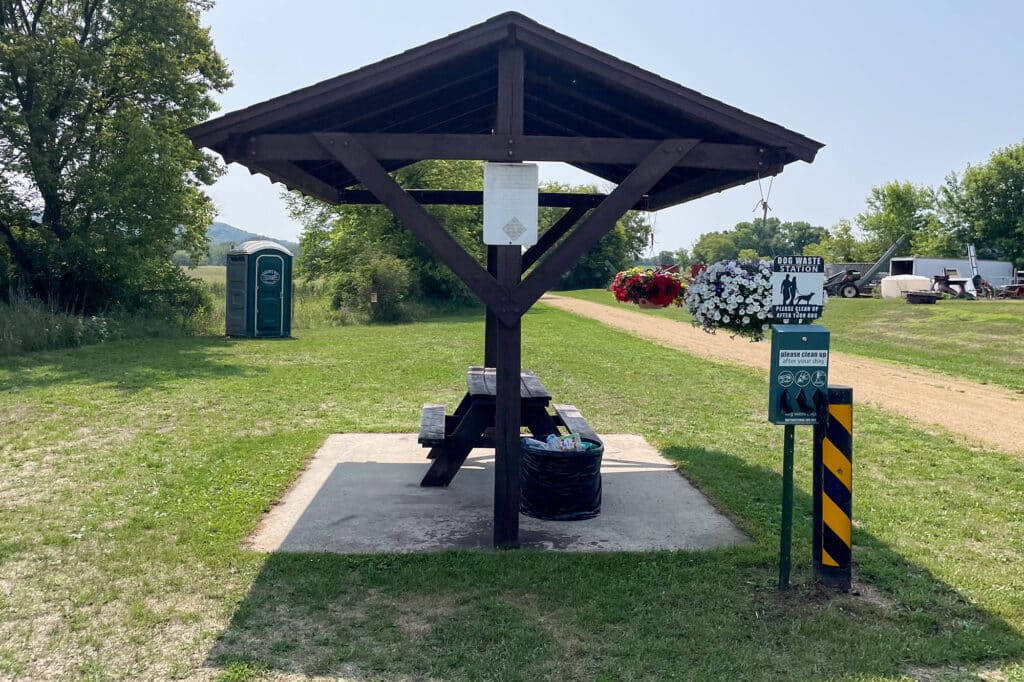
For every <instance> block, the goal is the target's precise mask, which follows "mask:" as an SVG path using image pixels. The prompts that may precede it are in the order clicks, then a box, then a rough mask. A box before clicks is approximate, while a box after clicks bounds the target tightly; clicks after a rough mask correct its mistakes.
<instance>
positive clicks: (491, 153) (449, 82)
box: [187, 12, 822, 547]
mask: <svg viewBox="0 0 1024 682" xmlns="http://www.w3.org/2000/svg"><path fill="white" fill-rule="evenodd" d="M187 134H188V135H189V136H190V137H191V139H192V141H193V143H194V144H195V145H196V146H198V147H209V148H210V149H213V150H214V151H216V152H217V153H219V154H220V155H221V156H223V157H224V159H225V160H226V161H228V162H237V163H241V164H243V165H245V166H246V167H248V168H249V170H250V171H251V172H253V173H262V174H264V175H266V176H267V177H269V178H270V179H271V180H273V181H276V182H281V183H283V184H284V185H286V186H287V187H289V188H290V189H295V190H299V191H301V192H303V193H305V194H307V195H309V196H312V197H316V198H318V199H321V200H323V201H326V202H329V203H332V204H343V203H372V204H376V203H380V204H384V205H385V206H387V207H388V208H389V209H391V211H393V212H394V214H395V216H396V217H397V218H398V219H399V220H400V221H401V222H402V223H403V224H404V225H405V226H406V227H407V228H408V229H410V230H411V231H413V232H414V233H415V234H416V235H417V236H418V237H419V238H420V239H421V240H422V241H423V243H424V244H425V245H426V246H427V247H429V248H430V249H431V251H432V253H433V254H434V255H435V256H436V257H437V258H438V260H440V261H442V262H444V263H445V264H446V265H448V266H449V267H450V268H451V269H452V270H453V271H454V272H455V273H456V274H457V275H458V276H459V277H460V278H461V279H462V280H463V281H464V282H465V283H466V285H467V286H468V287H469V288H470V289H471V290H472V291H473V292H474V294H475V295H476V296H477V297H478V298H479V299H480V300H481V301H482V302H483V303H484V304H485V305H486V306H487V327H486V341H485V358H484V361H485V364H486V365H487V366H490V367H496V369H497V398H496V413H495V415H496V416H495V450H496V463H495V496H494V542H495V546H498V547H515V546H517V544H518V536H519V498H520V495H519V432H520V423H521V421H520V395H519V391H520V369H521V367H520V365H521V361H520V358H521V348H520V318H521V317H522V316H523V314H524V313H526V311H527V310H529V309H530V307H531V306H532V305H533V304H534V303H535V302H536V301H537V299H538V298H540V296H541V295H542V294H543V293H544V292H545V291H546V290H547V289H549V288H551V287H552V286H554V285H555V284H557V282H558V281H559V279H560V278H561V277H562V275H563V274H564V273H565V272H567V271H568V270H569V269H570V268H571V267H572V266H573V265H574V264H575V262H576V261H577V260H578V259H579V258H580V257H581V256H582V255H584V254H585V253H586V252H587V251H589V250H590V249H591V248H592V247H593V246H594V245H595V244H596V243H597V242H598V240H600V239H601V237H603V236H604V235H605V234H606V233H607V232H608V231H609V230H610V229H611V228H612V227H613V226H614V225H615V223H616V221H617V220H618V219H619V218H620V217H621V216H622V215H623V214H624V213H625V212H626V211H628V210H630V209H649V210H658V209H662V208H666V207H668V206H673V205H676V204H680V203H683V202H686V201H690V200H691V199H695V198H697V197H701V196H704V195H707V194H710V193H714V192H719V191H721V190H723V189H726V188H728V187H733V186H736V185H740V184H743V183H746V182H749V181H751V180H754V179H757V178H759V177H767V176H771V175H775V174H777V173H780V172H781V171H782V169H783V167H784V166H785V165H786V164H788V163H791V162H793V161H805V162H811V161H813V159H814V156H815V154H816V153H817V151H818V149H820V148H821V147H822V145H821V143H819V142H815V141H814V140H811V139H809V138H807V137H804V136H803V135H800V134H798V133H795V132H792V131H790V130H787V129H785V128H783V127H781V126H778V125H776V124H774V123H770V122H768V121H765V120H763V119H761V118H758V117H756V116H752V115H750V114H747V113H745V112H743V111H740V110H739V109H736V108H734V107H730V106H728V105H726V104H723V103H722V102H719V101H716V100H714V99H711V98H709V97H705V96H704V95H701V94H700V93H697V92H694V91H693V90H689V89H687V88H685V87H682V86H681V85H678V84H676V83H673V82H670V81H667V80H665V79H663V78H661V77H659V76H657V75H655V74H653V73H650V72H648V71H644V70H643V69H640V68H638V67H636V66H633V65H632V64H628V63H626V62H623V61H621V60H619V59H616V58H615V57H613V56H611V55H608V54H606V53H604V52H601V51H599V50H596V49H594V48H592V47H590V46H588V45H584V44H582V43H579V42H577V41H575V40H573V39H571V38H569V37H567V36H565V35H562V34H560V33H557V32H555V31H552V30H551V29H549V28H547V27H545V26H542V25H541V24H538V23H537V22H535V21H533V20H532V19H529V18H528V17H525V16H523V15H521V14H517V13H513V12H510V13H506V14H501V15H499V16H496V17H494V18H492V19H489V20H487V21H485V22H483V23H481V24H477V25H475V26H471V27H469V28H467V29H465V30H462V31H459V32H458V33H453V34H451V35H449V36H446V37H444V38H441V39H439V40H436V41H433V42H430V43H427V44H426V45H422V46H420V47H417V48H414V49H411V50H408V51H406V52H403V53H401V54H398V55H395V56H393V57H390V58H388V59H385V60H383V61H380V62H377V63H375V64H371V65H369V66H366V67H364V68H361V69H358V70H356V71H353V72H351V73H347V74H344V75H341V76H338V77H336V78H332V79H330V80H327V81H324V82H322V83H318V84H316V85H312V86H310V87H307V88H303V89H301V90H297V91H295V92H292V93H289V94H286V95H283V96H281V97H277V98H274V99H271V100H268V101H266V102H263V103H260V104H256V105H253V106H251V107H248V108H246V109H242V110H240V111H236V112H233V113H230V114H226V115H224V116H221V117H219V118H216V119H213V120H210V121H208V122H206V123H203V124H201V125H199V126H196V127H194V128H191V129H190V130H188V131H187ZM424 159H475V160H482V161H502V162H517V161H562V162H566V163H569V164H572V165H574V166H576V167H578V168H581V169H583V170H585V171H588V172H590V173H592V174H594V175H596V176H598V177H601V178H603V179H605V180H607V181H609V182H611V183H614V184H615V185H616V188H615V190H614V191H612V192H611V193H609V194H607V195H603V194H563V193H541V194H540V195H539V202H540V204H541V205H542V206H556V207H564V208H566V209H567V210H566V212H565V214H564V215H563V216H562V217H561V218H560V219H559V220H558V221H557V222H556V223H555V225H553V226H552V227H551V228H550V229H549V230H548V231H547V232H545V233H544V234H543V235H541V236H540V239H539V240H538V242H537V244H535V245H534V246H532V247H530V248H529V249H528V250H527V251H526V252H525V253H523V252H522V250H521V248H520V247H519V246H491V247H488V250H487V263H486V266H483V265H481V264H479V263H478V262H477V261H476V260H475V259H474V258H473V257H472V256H470V255H469V254H468V253H467V252H466V251H465V250H464V249H463V247H462V246H461V245H460V244H459V243H458V242H457V241H456V240H455V239H454V238H453V237H452V236H451V235H450V234H449V233H448V232H447V231H446V230H445V229H444V228H443V227H442V226H441V225H439V224H438V223H437V221H436V220H435V219H434V218H433V217H432V216H431V215H430V214H429V213H428V212H427V211H425V210H424V209H423V205H425V204H464V205H471V204H481V203H482V200H483V197H482V193H481V192H467V191H446V190H420V191H416V190H412V191H406V190H404V189H402V188H401V187H399V186H398V185H397V184H396V183H395V181H394V180H393V179H392V178H391V176H390V175H389V171H393V170H396V169H398V168H401V167H403V166H406V165H409V164H412V163H415V162H417V161H420V160H424ZM360 186H361V187H360ZM566 235H567V236H566ZM563 236H566V238H565V239H564V240H561V241H560V238H561V237H563ZM556 244H557V246H556ZM531 267H532V270H531V271H530V272H529V274H528V276H527V277H525V278H523V276H522V275H523V272H524V271H525V270H526V269H527V268H531Z"/></svg>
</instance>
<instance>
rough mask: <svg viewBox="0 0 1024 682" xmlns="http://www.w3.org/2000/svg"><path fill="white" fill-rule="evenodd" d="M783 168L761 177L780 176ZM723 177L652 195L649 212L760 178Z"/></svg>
mask: <svg viewBox="0 0 1024 682" xmlns="http://www.w3.org/2000/svg"><path fill="white" fill-rule="evenodd" d="M782 168H783V167H782V165H778V166H772V167H769V168H766V169H765V170H764V171H763V172H761V173H760V177H762V178H767V177H770V176H772V175H778V174H779V173H781V172H782ZM722 175H723V174H720V173H714V174H711V175H708V176H705V177H698V178H693V179H692V180H687V181H686V182H682V183H679V184H678V185H673V186H672V187H669V188H668V189H665V190H662V191H661V192H657V193H655V194H652V195H650V196H649V197H648V198H647V201H648V205H649V210H651V211H660V210H661V209H663V208H668V207H669V206H676V205H678V204H683V203H686V202H687V201H693V200H694V199H699V198H700V197H704V196H707V195H709V194H717V193H718V192H721V191H723V190H726V189H729V188H731V187H736V186H738V185H745V184H747V183H748V182H753V181H754V180H756V179H757V177H758V176H757V175H754V176H751V175H749V174H746V175H743V176H742V177H738V178H733V179H731V180H730V179H727V178H723V177H722Z"/></svg>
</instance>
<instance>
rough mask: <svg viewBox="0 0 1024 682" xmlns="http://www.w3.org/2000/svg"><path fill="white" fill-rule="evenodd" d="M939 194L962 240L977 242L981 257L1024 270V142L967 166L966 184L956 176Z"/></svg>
mask: <svg viewBox="0 0 1024 682" xmlns="http://www.w3.org/2000/svg"><path fill="white" fill-rule="evenodd" d="M940 195H941V196H942V197H943V200H942V202H941V205H942V206H943V208H944V209H945V213H947V214H951V215H952V216H954V217H955V219H956V220H957V223H958V225H957V226H958V227H959V228H960V230H959V232H960V234H961V235H962V236H961V241H968V240H969V241H971V242H974V243H975V244H976V246H977V248H978V255H979V256H980V257H982V258H996V259H1001V260H1012V261H1014V262H1015V263H1016V264H1017V266H1018V267H1024V141H1022V142H1020V143H1018V144H1016V145H1013V146H1010V147H1006V148H1003V149H999V150H997V151H995V152H994V153H993V154H992V156H991V157H989V160H988V162H987V163H985V164H982V165H980V166H968V167H967V170H965V171H964V174H963V179H962V181H959V180H958V178H957V177H956V175H955V174H953V175H951V176H950V177H949V178H947V181H946V184H945V185H944V186H943V188H942V190H940ZM964 237H966V239H964Z"/></svg>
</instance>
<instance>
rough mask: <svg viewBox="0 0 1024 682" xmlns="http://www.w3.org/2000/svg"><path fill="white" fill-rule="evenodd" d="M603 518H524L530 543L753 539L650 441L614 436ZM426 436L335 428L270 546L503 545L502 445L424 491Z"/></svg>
mask: <svg viewBox="0 0 1024 682" xmlns="http://www.w3.org/2000/svg"><path fill="white" fill-rule="evenodd" d="M604 441H605V454H604V459H603V465H602V467H601V476H602V485H603V488H604V490H603V502H602V509H601V515H600V516H598V517H597V518H594V519H588V520H585V521H542V520H539V519H534V518H531V517H528V516H520V540H521V543H522V546H523V547H528V548H542V549H562V550H573V551H643V550H665V549H710V548H714V547H723V546H727V545H736V544H744V543H746V542H749V539H748V538H747V537H746V536H745V535H744V534H743V533H742V532H740V530H739V529H738V528H736V526H735V525H733V523H732V522H731V521H730V520H729V519H728V518H726V517H725V516H723V515H722V514H720V513H719V512H718V511H717V510H716V509H715V508H714V507H713V506H711V504H710V503H709V502H708V500H707V498H705V497H704V496H703V495H702V494H701V493H700V492H699V491H698V490H697V489H696V488H694V487H693V486H692V485H690V483H689V482H688V481H687V480H686V479H685V478H684V477H683V476H682V475H680V474H679V472H678V471H677V470H676V468H675V466H674V465H673V464H672V463H671V462H669V461H668V460H667V459H665V458H664V457H662V456H661V454H660V453H658V451H657V450H655V449H654V448H653V447H651V445H650V444H648V443H647V441H645V440H644V439H643V438H642V437H640V436H635V435H609V436H604ZM426 452H427V451H426V450H425V449H424V448H422V447H420V446H419V445H418V444H417V442H416V436H415V435H414V434H379V433H375V434H355V433H347V434H334V435H331V436H329V437H328V438H327V441H326V442H325V443H324V445H323V447H321V448H320V450H319V451H318V452H317V453H316V455H314V457H313V459H312V460H311V461H310V463H309V465H308V467H307V468H306V470H305V471H304V472H303V473H302V475H301V476H300V477H299V479H298V480H297V481H296V483H295V485H294V486H292V488H291V489H290V490H289V491H288V493H287V494H286V495H285V496H284V498H283V499H282V501H281V502H280V504H278V505H276V506H275V507H274V508H273V509H271V510H270V511H269V512H268V513H267V515H266V516H265V517H264V519H263V521H262V522H261V523H260V525H259V527H258V528H257V530H256V532H255V533H254V535H253V536H252V537H251V538H250V540H249V542H248V546H249V547H250V548H251V549H255V550H258V551H264V552H277V551H283V552H337V553H343V554H362V553H378V552H422V551H440V550H449V549H467V548H479V549H489V548H490V547H491V533H492V506H493V499H494V497H493V495H494V451H493V450H491V449H478V450H474V451H473V452H472V453H470V457H469V459H468V460H466V464H465V465H464V466H463V467H462V469H461V470H460V471H459V473H458V475H457V476H456V477H455V480H454V481H453V482H452V484H451V485H450V486H449V487H448V488H421V487H420V486H419V482H420V479H421V478H422V477H423V474H424V473H425V472H426V470H427V467H428V461H427V459H426Z"/></svg>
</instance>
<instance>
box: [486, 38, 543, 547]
mask: <svg viewBox="0 0 1024 682" xmlns="http://www.w3.org/2000/svg"><path fill="white" fill-rule="evenodd" d="M513 36H514V29H510V33H509V37H510V39H511V38H513ZM524 73H525V62H524V59H523V49H522V48H521V47H518V46H514V45H513V46H505V47H502V48H501V50H500V51H499V52H498V101H497V106H496V113H495V122H494V134H495V137H506V136H507V137H508V139H509V140H512V139H513V138H514V137H515V136H519V135H522V133H523V104H524V101H525V99H524V97H523V77H524ZM508 152H509V153H508V160H512V159H513V158H514V153H513V152H512V150H511V149H509V150H508ZM494 253H495V260H496V263H497V273H498V274H497V279H498V284H500V285H501V286H502V287H503V288H504V289H505V291H507V292H510V293H511V291H512V289H513V288H514V287H516V286H517V285H518V284H519V281H520V279H521V278H522V273H523V257H522V253H523V252H522V248H521V247H519V246H496V247H495V252H494ZM516 312H518V313H519V314H518V315H517V316H516V318H515V320H511V321H505V320H501V321H500V322H499V324H498V325H496V327H497V330H496V332H497V333H496V334H495V347H494V369H495V372H494V375H495V380H496V381H495V383H496V386H495V389H496V390H495V404H494V546H495V547H496V548H498V549H514V548H516V547H518V546H519V502H520V489H519V488H520V486H519V467H520V461H521V459H522V452H521V446H520V442H519V427H520V425H521V424H522V396H521V393H522V390H523V388H524V384H523V379H522V374H521V370H522V327H521V315H522V312H520V311H516ZM486 376H487V375H486V373H484V377H485V379H486ZM538 383H539V382H538ZM541 388H543V386H542V387H541ZM545 393H546V391H545ZM545 404H546V402H545Z"/></svg>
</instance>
